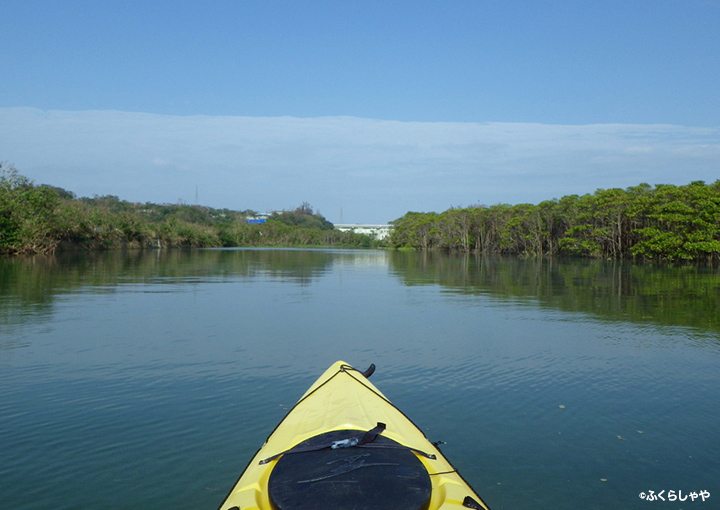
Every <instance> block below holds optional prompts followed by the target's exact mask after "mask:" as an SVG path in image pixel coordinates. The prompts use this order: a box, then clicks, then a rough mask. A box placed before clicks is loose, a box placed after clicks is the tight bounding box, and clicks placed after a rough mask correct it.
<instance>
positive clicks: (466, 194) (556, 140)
mask: <svg viewBox="0 0 720 510" xmlns="http://www.w3.org/2000/svg"><path fill="white" fill-rule="evenodd" d="M0 160H5V161H11V162H13V163H14V164H15V165H16V166H17V167H18V169H19V170H20V171H21V173H23V174H25V175H27V176H29V177H31V178H32V179H34V180H35V181H36V182H43V183H49V184H54V185H57V186H61V187H64V188H66V189H69V190H72V191H74V192H76V193H77V194H79V195H93V194H114V195H118V196H120V197H121V198H125V199H128V200H134V201H141V202H144V201H152V202H175V201H177V200H178V199H182V200H184V201H186V202H189V203H192V202H194V200H195V192H196V189H197V190H198V192H199V201H200V203H201V204H204V205H210V206H213V207H228V208H234V209H245V208H251V209H257V210H264V209H272V208H283V207H294V206H296V205H298V204H299V203H301V202H303V201H308V202H310V203H311V204H312V205H313V206H315V207H317V208H319V209H320V210H321V211H322V212H323V213H324V214H325V215H326V216H327V217H328V218H329V219H330V220H331V221H336V222H337V221H339V219H340V218H339V212H340V210H342V211H343V213H344V217H343V219H344V221H346V222H372V223H378V222H385V221H389V220H392V219H395V218H397V217H399V216H401V215H402V214H404V213H405V212H407V211H408V210H436V211H441V210H444V209H446V208H448V207H450V206H454V205H472V204H477V203H484V204H495V203H499V202H508V203H520V202H534V203H536V202H539V201H542V200H546V199H551V198H559V197H561V196H563V195H566V194H572V193H577V194H583V193H589V192H592V191H594V190H595V189H597V188H609V187H627V186H633V185H636V184H638V183H639V182H649V183H650V184H656V183H675V184H682V183H687V182H689V181H692V180H706V181H709V182H712V181H714V180H716V179H718V178H720V130H718V129H712V128H693V127H682V126H672V125H623V124H601V125H581V126H565V125H545V124H521V123H515V124H513V123H443V122H434V123H422V122H397V121H382V120H374V119H360V118H352V117H320V118H291V117H271V118H266V117H210V116H184V117H180V116H165V115H152V114H143V113H128V112H117V111H84V112H73V111H40V110H35V109H29V108H4V109H0Z"/></svg>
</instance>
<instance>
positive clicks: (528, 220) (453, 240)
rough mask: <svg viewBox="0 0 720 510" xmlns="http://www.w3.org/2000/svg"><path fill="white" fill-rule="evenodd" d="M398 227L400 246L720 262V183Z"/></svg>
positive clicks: (456, 214)
mask: <svg viewBox="0 0 720 510" xmlns="http://www.w3.org/2000/svg"><path fill="white" fill-rule="evenodd" d="M392 223H393V225H394V231H393V233H392V236H391V237H390V243H391V245H392V246H393V247H395V248H401V247H412V248H419V249H442V250H449V251H459V252H476V253H482V254H517V255H573V256H583V257H595V258H610V259H637V260H665V261H683V260H694V261H711V262H718V261H720V180H718V181H715V182H714V183H713V184H706V183H705V182H703V181H694V182H691V183H690V184H688V185H684V186H674V185H668V184H662V185H655V186H651V185H649V184H640V185H638V186H634V187H630V188H627V189H619V188H614V189H598V190H597V191H595V192H594V193H592V194H586V195H582V196H579V195H569V196H565V197H562V198H560V199H554V200H547V201H544V202H541V203H539V204H537V205H533V204H519V205H507V204H499V205H494V206H489V207H488V206H474V207H466V208H451V209H449V210H447V211H445V212H443V213H433V212H430V213H418V212H409V213H407V214H405V215H404V216H403V217H401V218H399V219H397V220H395V221H394V222H392Z"/></svg>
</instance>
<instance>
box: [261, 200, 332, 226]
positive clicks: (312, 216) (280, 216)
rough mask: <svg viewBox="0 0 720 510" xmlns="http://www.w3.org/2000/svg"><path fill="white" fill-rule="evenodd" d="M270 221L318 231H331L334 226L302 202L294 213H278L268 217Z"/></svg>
mask: <svg viewBox="0 0 720 510" xmlns="http://www.w3.org/2000/svg"><path fill="white" fill-rule="evenodd" d="M269 219H270V220H272V221H279V222H280V223H284V224H285V225H290V226H293V227H304V228H317V229H320V230H333V229H334V228H335V226H334V225H333V224H332V223H330V222H329V221H328V220H326V219H325V218H324V217H323V216H322V215H321V214H320V213H319V212H318V213H315V212H313V208H312V207H310V204H308V203H307V202H303V203H302V205H301V206H300V207H298V208H297V209H295V210H294V211H289V212H288V211H283V212H278V213H275V214H273V215H272V216H270V218H269Z"/></svg>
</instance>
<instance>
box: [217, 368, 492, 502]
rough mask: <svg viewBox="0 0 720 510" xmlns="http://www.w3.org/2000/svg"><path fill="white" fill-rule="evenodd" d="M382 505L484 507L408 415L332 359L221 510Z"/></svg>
mask: <svg viewBox="0 0 720 510" xmlns="http://www.w3.org/2000/svg"><path fill="white" fill-rule="evenodd" d="M393 498H398V499H402V500H403V504H400V505H399V504H397V503H393ZM322 501H324V503H321V502H322ZM339 505H342V506H339ZM385 507H387V508H396V509H397V510H403V509H406V508H407V509H408V510H415V509H416V508H417V509H422V510H425V509H427V510H450V509H456V510H460V509H462V508H477V509H484V510H488V507H487V505H486V504H485V503H484V502H483V501H482V499H480V497H479V496H478V495H477V494H476V493H475V492H474V491H473V490H472V489H471V488H470V486H469V484H468V483H467V482H465V480H464V479H463V478H462V477H461V476H460V474H459V473H458V472H457V471H456V470H455V468H454V467H453V466H452V465H451V464H450V462H449V461H448V460H447V459H446V458H445V457H444V456H443V454H442V453H441V452H440V450H439V449H438V448H437V447H436V446H435V445H433V444H432V443H430V442H429V441H428V440H427V438H426V437H425V435H424V434H423V432H422V431H421V430H420V429H419V428H418V427H417V426H416V425H415V424H414V423H413V422H412V421H410V419H409V418H407V417H406V416H405V415H404V414H403V413H402V412H401V411H400V410H399V409H397V408H396V407H395V406H394V405H392V403H391V402H390V401H389V400H388V399H387V398H386V397H385V395H383V394H382V393H381V392H380V390H378V389H377V388H376V387H375V386H374V385H373V384H372V383H371V382H370V381H368V379H367V378H366V377H365V376H364V375H363V373H362V372H360V371H357V370H355V369H354V368H353V367H351V366H350V365H348V364H347V363H344V362H342V361H338V362H336V363H334V364H333V365H332V366H331V367H330V368H328V370H326V371H325V373H324V374H323V375H322V376H320V378H319V379H318V380H317V381H315V383H314V384H313V385H312V386H311V387H310V388H309V389H308V390H307V391H306V392H305V394H304V395H303V396H302V398H300V400H299V401H298V403H297V404H296V405H295V406H294V407H293V408H292V409H291V410H290V411H289V412H288V414H287V415H286V416H285V418H283V420H282V421H281V422H280V423H279V424H278V426H277V427H276V428H275V430H274V431H273V432H272V434H271V435H270V437H268V439H267V441H266V442H265V444H264V445H263V446H262V447H261V448H260V450H258V452H257V453H256V454H255V456H254V457H253V459H252V460H251V461H250V463H249V464H248V466H247V467H246V468H245V471H244V472H243V474H242V475H241V476H240V478H239V480H238V481H237V483H236V484H235V486H234V487H233V489H232V491H231V492H230V494H229V495H228V496H227V499H226V500H225V502H224V503H223V504H222V505H221V506H220V510H236V509H237V510H286V509H297V510H300V509H304V508H313V509H315V510H322V509H324V508H335V509H337V510H341V509H342V508H348V509H377V508H385Z"/></svg>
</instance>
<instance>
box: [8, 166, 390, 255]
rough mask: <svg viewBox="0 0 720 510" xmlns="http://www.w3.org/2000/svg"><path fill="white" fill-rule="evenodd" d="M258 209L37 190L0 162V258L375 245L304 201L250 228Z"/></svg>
mask: <svg viewBox="0 0 720 510" xmlns="http://www.w3.org/2000/svg"><path fill="white" fill-rule="evenodd" d="M255 215H256V213H255V212H254V211H250V210H246V211H231V210H229V209H212V208H210V207H204V206H198V205H186V204H177V205H175V204H162V205H159V204H152V203H146V204H138V203H132V202H126V201H124V200H120V199H119V198H118V197H116V196H113V195H107V196H95V197H93V198H86V197H83V198H77V197H76V196H75V194H74V193H72V192H70V191H66V190H64V189H62V188H57V187H54V186H50V185H47V184H43V185H35V184H34V183H33V182H32V181H31V180H30V179H28V178H27V177H24V176H22V175H20V174H19V173H18V171H17V170H16V169H15V168H14V167H13V166H12V165H7V164H0V253H2V254H31V253H46V254H49V253H54V252H56V251H68V250H108V249H117V248H130V249H144V248H149V249H151V248H185V247H187V248H211V247H213V248H216V247H236V246H343V247H372V246H377V245H378V241H376V240H375V239H374V237H373V236H370V235H364V234H356V233H353V232H341V231H339V230H335V227H334V225H333V224H332V223H330V222H329V221H327V220H326V219H325V218H324V217H323V216H322V215H321V214H320V213H319V212H317V213H316V212H314V211H313V210H312V207H310V206H309V205H308V204H307V203H303V204H302V205H301V206H300V207H298V208H297V209H295V210H294V211H283V212H278V213H274V214H273V215H271V216H270V217H269V218H267V221H266V222H265V223H248V221H247V219H246V218H247V217H249V216H255Z"/></svg>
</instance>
